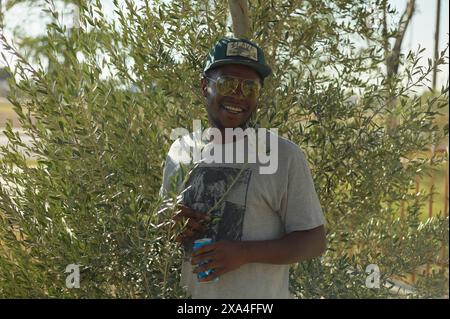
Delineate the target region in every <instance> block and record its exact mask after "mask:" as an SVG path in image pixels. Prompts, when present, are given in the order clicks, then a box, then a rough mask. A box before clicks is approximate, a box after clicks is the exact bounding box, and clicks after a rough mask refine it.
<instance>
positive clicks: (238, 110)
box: [223, 105, 244, 113]
mask: <svg viewBox="0 0 450 319" xmlns="http://www.w3.org/2000/svg"><path fill="white" fill-rule="evenodd" d="M223 107H224V108H225V109H226V110H227V111H230V112H232V113H241V112H244V109H242V108H240V107H238V106H232V105H224V106H223Z"/></svg>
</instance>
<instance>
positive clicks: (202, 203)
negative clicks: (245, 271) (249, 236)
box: [183, 167, 251, 255]
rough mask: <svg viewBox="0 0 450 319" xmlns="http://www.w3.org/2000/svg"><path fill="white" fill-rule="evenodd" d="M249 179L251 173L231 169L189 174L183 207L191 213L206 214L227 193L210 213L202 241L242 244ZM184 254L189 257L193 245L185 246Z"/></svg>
mask: <svg viewBox="0 0 450 319" xmlns="http://www.w3.org/2000/svg"><path fill="white" fill-rule="evenodd" d="M250 177H251V170H250V169H241V168H233V167H196V168H195V169H194V170H193V171H192V173H191V176H190V177H189V180H188V182H187V184H186V191H185V192H184V194H183V203H184V204H185V205H186V206H188V207H190V208H192V209H193V210H196V211H198V212H201V213H207V212H208V211H209V210H210V209H211V208H212V207H214V206H216V203H218V202H219V201H220V199H221V198H222V196H223V195H224V194H225V193H227V191H228V190H229V191H228V193H227V194H226V196H225V198H224V200H223V201H222V202H220V203H219V205H217V207H216V208H215V209H214V210H213V211H211V212H210V217H211V222H210V224H209V228H208V231H207V233H206V234H205V235H204V236H202V237H208V238H212V239H213V241H219V240H241V237H242V227H243V223H244V214H245V208H246V201H247V191H248V184H249V182H250ZM230 187H231V188H230ZM196 239H197V238H196ZM184 250H185V253H186V254H189V255H190V253H191V252H192V242H190V243H186V245H185V247H184Z"/></svg>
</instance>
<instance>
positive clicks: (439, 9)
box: [433, 0, 441, 91]
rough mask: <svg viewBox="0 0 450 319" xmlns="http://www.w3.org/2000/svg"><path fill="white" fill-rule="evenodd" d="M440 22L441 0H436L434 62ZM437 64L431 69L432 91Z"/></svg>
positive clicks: (437, 51)
mask: <svg viewBox="0 0 450 319" xmlns="http://www.w3.org/2000/svg"><path fill="white" fill-rule="evenodd" d="M440 22H441V0H436V29H435V32H434V63H436V62H437V60H438V59H439V27H440ZM436 82H437V66H436V67H434V69H433V91H436Z"/></svg>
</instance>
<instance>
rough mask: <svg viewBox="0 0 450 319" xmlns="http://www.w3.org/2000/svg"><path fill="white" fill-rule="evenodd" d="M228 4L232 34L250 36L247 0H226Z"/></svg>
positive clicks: (239, 36)
mask: <svg viewBox="0 0 450 319" xmlns="http://www.w3.org/2000/svg"><path fill="white" fill-rule="evenodd" d="M228 6H229V8H230V14H231V20H232V23H233V33H234V36H235V37H237V38H246V39H248V38H249V37H250V22H249V16H248V3H247V0H228Z"/></svg>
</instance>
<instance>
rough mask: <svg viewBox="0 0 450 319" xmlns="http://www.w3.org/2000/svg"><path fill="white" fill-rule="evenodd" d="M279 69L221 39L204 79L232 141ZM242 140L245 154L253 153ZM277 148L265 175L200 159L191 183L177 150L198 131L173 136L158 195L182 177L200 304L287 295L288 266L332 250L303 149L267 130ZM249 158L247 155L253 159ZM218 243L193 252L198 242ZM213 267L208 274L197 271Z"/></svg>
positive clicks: (218, 123)
mask: <svg viewBox="0 0 450 319" xmlns="http://www.w3.org/2000/svg"><path fill="white" fill-rule="evenodd" d="M271 73H272V71H271V69H270V67H269V66H268V65H267V64H266V62H265V59H264V53H263V51H262V49H261V48H260V47H258V46H257V45H256V44H255V43H253V42H251V41H248V40H245V39H235V38H223V39H221V40H219V41H218V42H217V43H216V44H215V46H214V47H213V48H212V50H211V51H210V53H209V55H208V59H207V62H206V66H205V68H204V73H203V78H202V80H201V90H202V94H203V96H204V97H205V99H206V110H207V113H208V118H209V122H210V124H211V126H212V127H214V128H216V129H218V131H220V132H221V133H222V134H221V138H220V140H219V141H217V140H215V141H212V142H211V140H210V139H206V140H203V142H204V143H216V144H220V147H223V152H222V154H223V155H226V153H227V152H228V151H229V148H228V147H229V146H235V145H236V144H238V140H239V138H237V137H236V138H232V139H227V138H226V134H225V131H226V129H236V128H241V129H246V128H248V127H249V122H250V121H249V120H250V118H251V117H252V115H253V114H254V113H255V112H256V110H257V107H258V98H259V96H260V93H261V90H262V89H263V83H264V79H265V78H266V77H267V76H269V75H270V74H271ZM246 138H247V139H248V136H246V135H244V136H243V137H241V140H244V143H243V145H244V153H245V152H248V151H249V149H250V148H251V146H250V143H248V141H247V140H246ZM267 139H276V142H277V144H276V145H277V147H276V148H273V147H272V145H273V144H272V143H270V147H267V144H264V147H266V149H265V151H266V152H268V153H270V152H277V154H276V155H277V159H278V161H279V163H280V165H278V166H277V169H276V170H275V172H274V173H271V174H262V173H261V172H260V170H259V168H260V166H261V163H259V162H256V163H253V162H249V161H245V162H244V163H240V162H237V161H232V162H228V161H225V160H223V161H221V162H216V163H208V164H207V163H204V162H200V163H197V164H198V165H197V166H196V167H195V168H194V169H193V170H192V173H191V174H190V176H189V178H188V180H187V183H186V184H185V185H183V184H182V183H181V180H182V178H180V171H181V169H180V163H185V162H186V160H185V159H183V158H180V156H179V152H178V151H179V149H180V144H181V143H185V145H192V140H193V134H190V135H189V136H184V137H182V138H180V139H178V140H176V141H175V142H174V143H173V145H172V147H171V149H170V151H169V154H168V156H167V160H166V165H165V169H164V176H163V185H162V188H161V195H162V196H164V194H166V193H167V192H168V191H170V190H171V185H173V184H171V183H170V180H171V179H172V178H175V180H178V185H177V186H176V187H177V191H178V192H181V191H183V195H182V198H183V201H182V205H180V210H179V212H178V214H177V215H176V216H174V220H175V221H177V222H186V220H187V227H186V228H185V229H184V231H183V232H182V233H181V234H180V236H179V237H178V238H177V241H178V242H180V243H181V244H183V246H184V251H185V259H184V261H183V265H182V285H183V286H185V287H186V288H187V291H188V293H189V294H190V295H191V296H192V297H193V298H289V297H290V293H289V265H290V264H293V263H297V262H299V261H303V260H307V259H311V258H314V257H317V256H320V255H321V254H322V253H323V252H324V251H325V248H326V240H325V230H324V224H325V220H324V217H323V213H322V209H321V206H320V203H319V200H318V197H317V194H316V191H315V188H314V184H313V180H312V177H311V173H310V170H309V167H308V164H307V161H306V159H305V156H304V153H303V151H302V150H301V149H300V148H299V147H298V146H297V145H296V144H294V143H292V142H291V141H289V140H287V139H285V138H282V137H279V136H276V135H273V134H272V133H267ZM247 159H248V158H247ZM200 238H211V239H212V241H213V243H212V244H209V245H205V246H203V247H201V248H199V249H197V250H195V251H192V244H193V242H194V241H195V240H196V239H200ZM208 270H213V271H212V272H211V273H210V274H209V275H208V276H207V277H206V278H203V279H200V280H199V279H198V277H197V274H198V273H200V272H205V271H208Z"/></svg>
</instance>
